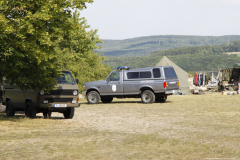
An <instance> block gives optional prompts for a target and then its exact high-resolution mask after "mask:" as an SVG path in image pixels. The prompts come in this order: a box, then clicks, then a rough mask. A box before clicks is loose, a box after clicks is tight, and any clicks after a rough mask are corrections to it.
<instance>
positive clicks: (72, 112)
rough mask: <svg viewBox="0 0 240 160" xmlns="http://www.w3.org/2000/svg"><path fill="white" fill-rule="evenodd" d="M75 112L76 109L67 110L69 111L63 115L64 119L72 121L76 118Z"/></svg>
mask: <svg viewBox="0 0 240 160" xmlns="http://www.w3.org/2000/svg"><path fill="white" fill-rule="evenodd" d="M74 111H75V108H74V107H69V108H67V110H66V111H65V112H64V113H63V116H64V118H66V119H72V118H73V116H74Z"/></svg>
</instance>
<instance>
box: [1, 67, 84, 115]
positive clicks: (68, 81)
mask: <svg viewBox="0 0 240 160" xmlns="http://www.w3.org/2000/svg"><path fill="white" fill-rule="evenodd" d="M77 83H78V80H76V81H75V79H74V78H73V76H72V74H71V72H70V71H62V74H61V77H59V78H57V87H56V89H55V90H51V91H50V92H49V93H46V92H45V91H43V90H42V91H34V90H22V89H20V88H19V87H18V86H17V85H8V84H6V83H5V84H4V85H3V90H4V91H3V103H4V104H6V115H7V116H14V114H15V111H25V115H26V116H27V117H30V118H34V117H36V113H40V112H42V113H43V116H44V118H50V116H51V113H52V112H60V113H63V115H64V117H65V118H67V119H71V118H73V116H74V111H75V109H74V108H75V107H79V106H80V104H78V101H79V97H78V86H77Z"/></svg>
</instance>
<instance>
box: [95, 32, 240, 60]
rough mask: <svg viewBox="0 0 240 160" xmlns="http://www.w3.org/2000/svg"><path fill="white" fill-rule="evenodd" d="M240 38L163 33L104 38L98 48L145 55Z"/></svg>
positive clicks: (108, 53)
mask: <svg viewBox="0 0 240 160" xmlns="http://www.w3.org/2000/svg"><path fill="white" fill-rule="evenodd" d="M236 40H240V35H229V36H180V35H162V36H149V37H138V38H132V39H125V40H103V42H104V43H103V44H98V45H100V46H102V49H100V50H96V51H97V52H98V53H104V55H105V56H116V57H119V56H143V55H149V54H151V53H152V52H155V51H161V50H166V49H172V48H179V47H186V46H205V45H219V44H226V43H229V42H232V41H236Z"/></svg>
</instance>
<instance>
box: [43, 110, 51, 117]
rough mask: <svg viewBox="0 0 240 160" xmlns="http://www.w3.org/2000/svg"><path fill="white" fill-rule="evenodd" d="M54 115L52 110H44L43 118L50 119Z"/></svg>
mask: <svg viewBox="0 0 240 160" xmlns="http://www.w3.org/2000/svg"><path fill="white" fill-rule="evenodd" d="M51 115H52V112H43V118H44V119H49V118H50V117H51Z"/></svg>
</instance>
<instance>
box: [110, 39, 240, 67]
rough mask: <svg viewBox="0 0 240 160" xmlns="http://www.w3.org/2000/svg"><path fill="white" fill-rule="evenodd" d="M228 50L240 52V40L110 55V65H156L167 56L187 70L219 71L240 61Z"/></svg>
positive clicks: (239, 58)
mask: <svg viewBox="0 0 240 160" xmlns="http://www.w3.org/2000/svg"><path fill="white" fill-rule="evenodd" d="M226 52H240V41H234V42H231V43H229V44H225V45H217V46H197V47H183V48H176V49H169V50H164V51H158V52H155V53H152V54H151V55H147V56H142V57H132V56H129V57H108V59H109V60H108V61H106V63H108V65H109V66H110V67H111V68H112V69H116V67H117V66H120V65H129V66H130V67H131V68H141V67H151V66H155V65H156V64H157V63H158V62H159V61H160V60H161V59H162V57H163V56H167V57H168V58H169V59H170V60H171V61H173V62H174V63H176V64H177V65H178V66H179V67H181V68H182V69H184V70H185V71H204V70H205V71H209V70H213V71H217V70H218V67H220V66H233V65H234V63H239V62H240V57H239V56H237V55H227V54H225V53H226Z"/></svg>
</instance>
